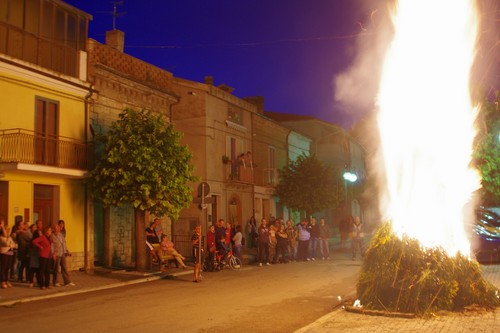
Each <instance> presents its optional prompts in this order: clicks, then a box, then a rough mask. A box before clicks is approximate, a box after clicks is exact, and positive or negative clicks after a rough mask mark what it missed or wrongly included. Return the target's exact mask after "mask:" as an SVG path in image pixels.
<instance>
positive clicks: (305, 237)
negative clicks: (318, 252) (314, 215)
mask: <svg viewBox="0 0 500 333" xmlns="http://www.w3.org/2000/svg"><path fill="white" fill-rule="evenodd" d="M297 233H298V236H297V239H298V240H299V243H298V249H297V257H298V259H299V260H304V261H310V260H311V259H310V258H309V239H310V238H311V232H310V231H309V229H308V226H307V220H306V219H303V220H302V221H300V224H299V225H298V226H297Z"/></svg>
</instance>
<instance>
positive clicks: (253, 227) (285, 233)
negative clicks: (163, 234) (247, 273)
mask: <svg viewBox="0 0 500 333" xmlns="http://www.w3.org/2000/svg"><path fill="white" fill-rule="evenodd" d="M339 231H340V247H341V248H342V249H344V248H346V242H347V239H348V238H350V239H351V250H352V259H353V260H355V259H356V255H357V253H359V255H360V256H363V255H364V246H363V237H364V234H363V225H362V224H361V223H360V218H359V217H354V218H352V219H351V220H350V221H348V220H343V221H342V222H341V223H340V225H339ZM247 232H248V236H249V238H250V239H249V242H250V243H249V244H248V245H249V247H250V248H257V263H258V265H259V266H262V265H271V264H272V263H288V262H291V261H315V260H316V259H318V260H319V259H321V260H329V259H330V244H329V241H330V239H331V237H332V232H331V230H330V228H329V227H328V226H327V224H326V221H325V219H324V218H320V219H319V223H318V221H317V219H316V218H315V217H312V218H311V219H310V220H309V219H303V220H302V221H301V222H300V223H298V224H297V225H295V224H294V223H293V221H292V220H287V221H286V222H284V220H283V219H274V218H273V221H272V222H271V223H269V224H268V221H267V220H266V219H265V218H263V219H261V221H260V225H257V223H256V220H255V218H254V217H253V216H252V217H251V218H250V220H249V222H248V224H247ZM243 242H244V237H243V233H242V230H241V226H240V225H237V226H236V227H234V228H233V227H232V224H231V223H230V222H225V221H224V219H219V220H218V221H217V223H216V225H211V226H210V227H209V230H208V232H207V251H208V256H209V260H213V258H214V255H215V253H222V254H226V253H227V252H228V250H229V249H228V247H229V248H230V249H232V251H233V253H234V255H235V256H237V257H238V258H240V259H241V249H242V246H243Z"/></svg>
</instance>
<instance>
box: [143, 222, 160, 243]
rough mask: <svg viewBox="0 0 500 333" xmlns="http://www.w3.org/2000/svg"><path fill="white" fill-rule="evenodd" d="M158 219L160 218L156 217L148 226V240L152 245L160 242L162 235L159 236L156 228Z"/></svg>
mask: <svg viewBox="0 0 500 333" xmlns="http://www.w3.org/2000/svg"><path fill="white" fill-rule="evenodd" d="M158 221H159V220H158V219H154V220H153V222H151V224H150V225H149V227H147V228H146V241H147V242H148V243H149V244H151V245H153V244H159V243H160V237H158V235H157V234H156V230H155V229H156V225H157V224H158Z"/></svg>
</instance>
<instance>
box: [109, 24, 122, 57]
mask: <svg viewBox="0 0 500 333" xmlns="http://www.w3.org/2000/svg"><path fill="white" fill-rule="evenodd" d="M106 45H108V46H111V47H112V48H114V49H117V50H118V51H120V52H123V49H124V47H125V33H124V32H123V31H121V30H117V29H113V30H110V31H106Z"/></svg>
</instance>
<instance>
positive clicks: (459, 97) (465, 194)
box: [358, 0, 499, 314]
mask: <svg viewBox="0 0 500 333" xmlns="http://www.w3.org/2000/svg"><path fill="white" fill-rule="evenodd" d="M392 22H393V25H394V38H393V40H392V43H391V44H390V46H389V49H388V51H387V53H386V56H385V61H384V64H383V71H382V79H381V82H380V90H379V94H378V109H379V114H378V127H379V131H380V138H381V145H382V155H383V161H384V166H383V168H384V170H385V174H384V177H385V179H386V181H387V184H386V188H387V195H386V196H385V198H386V200H384V205H383V212H385V213H384V214H385V216H386V217H387V219H388V220H389V221H390V224H387V225H384V226H383V227H382V228H381V229H380V230H379V231H378V233H377V235H376V236H375V238H374V239H373V241H372V243H371V245H370V247H369V249H368V251H367V253H366V256H365V260H364V264H363V269H362V273H361V275H360V279H359V282H358V297H359V299H360V300H361V302H362V304H363V305H364V306H365V307H368V308H372V309H379V310H385V311H394V312H412V313H417V314H425V313H429V312H432V311H436V310H438V309H439V310H459V309H463V308H464V307H467V306H470V305H473V304H478V305H481V306H483V307H494V306H497V305H498V304H499V299H498V291H496V290H495V288H494V287H493V286H492V285H490V284H489V283H488V282H486V281H485V280H484V279H483V277H482V275H481V273H480V268H479V265H478V264H477V262H475V261H471V260H470V254H469V251H470V244H469V241H468V238H467V235H466V232H465V228H464V225H465V224H467V223H470V222H471V219H472V218H473V206H474V205H473V204H470V202H471V194H472V192H474V191H475V190H476V189H477V188H478V187H479V184H480V180H479V176H478V174H477V172H476V171H475V170H472V169H471V168H470V167H469V165H470V161H471V156H472V147H473V139H474V136H475V134H476V132H475V129H474V120H475V117H476V113H477V112H476V110H475V109H474V107H473V106H472V103H471V99H470V93H469V72H470V69H471V66H472V63H473V60H474V47H475V38H476V31H477V22H476V17H475V9H474V6H473V1H472V0H419V1H415V0H399V1H397V3H396V5H395V7H394V11H393V17H392Z"/></svg>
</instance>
